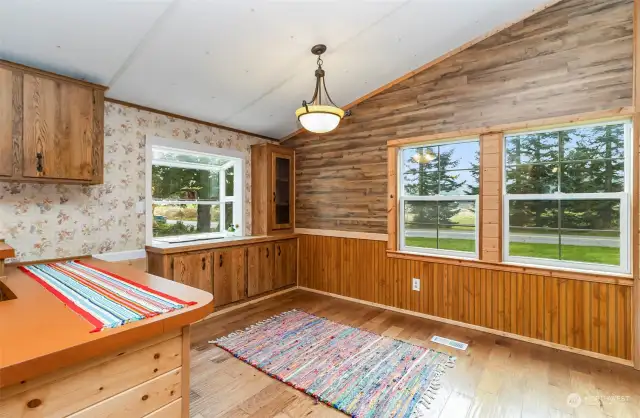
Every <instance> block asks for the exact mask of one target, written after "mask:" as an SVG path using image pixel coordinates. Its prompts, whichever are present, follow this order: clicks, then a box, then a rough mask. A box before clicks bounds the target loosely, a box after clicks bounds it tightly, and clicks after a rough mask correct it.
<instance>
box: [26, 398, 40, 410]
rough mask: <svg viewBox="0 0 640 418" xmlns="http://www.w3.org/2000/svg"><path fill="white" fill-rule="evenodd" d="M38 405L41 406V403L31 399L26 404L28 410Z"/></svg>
mask: <svg viewBox="0 0 640 418" xmlns="http://www.w3.org/2000/svg"><path fill="white" fill-rule="evenodd" d="M40 405H42V401H41V400H40V399H31V400H30V401H29V402H27V407H28V408H29V409H33V408H37V407H39V406H40Z"/></svg>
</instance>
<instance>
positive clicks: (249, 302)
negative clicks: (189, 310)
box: [197, 286, 298, 322]
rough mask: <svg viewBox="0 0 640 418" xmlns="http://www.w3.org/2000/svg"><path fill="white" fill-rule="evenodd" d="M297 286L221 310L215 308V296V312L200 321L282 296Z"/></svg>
mask: <svg viewBox="0 0 640 418" xmlns="http://www.w3.org/2000/svg"><path fill="white" fill-rule="evenodd" d="M297 288H298V286H291V287H288V288H286V289H284V290H279V291H277V292H273V293H269V294H268V295H265V296H260V297H258V298H255V299H251V300H248V301H246V302H243V303H239V304H237V305H231V306H229V307H225V308H221V309H220V310H219V311H216V310H215V298H214V307H213V309H214V312H213V313H210V314H209V315H207V316H205V317H204V318H202V319H201V320H200V321H204V320H207V319H209V318H213V317H216V316H218V315H222V314H226V313H229V312H233V311H235V310H237V309H240V308H244V307H246V306H249V305H253V304H255V303H258V302H262V301H263V300H266V299H271V298H273V297H276V296H280V295H283V294H285V293H289V292H291V291H293V290H296V289H297ZM200 321H197V322H200Z"/></svg>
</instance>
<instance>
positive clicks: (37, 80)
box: [0, 61, 105, 184]
mask: <svg viewBox="0 0 640 418" xmlns="http://www.w3.org/2000/svg"><path fill="white" fill-rule="evenodd" d="M0 87H1V90H2V91H0V123H1V124H2V125H1V126H0V163H1V167H0V179H5V180H11V181H29V182H49V183H84V184H99V183H102V182H103V158H104V90H105V87H102V86H98V85H95V84H91V83H86V82H83V81H79V80H74V79H71V78H68V77H63V76H58V75H56V74H51V73H45V72H42V71H39V70H35V69H31V68H28V67H24V66H21V65H17V64H12V63H7V62H4V61H0ZM7 96H10V99H9V97H7ZM7 122H9V123H8V124H7ZM7 126H9V128H7ZM7 129H10V130H11V132H10V136H11V141H10V142H9V141H8V140H7V139H6V138H7ZM5 151H6V152H5ZM6 155H10V156H11V161H10V163H9V164H8V165H7V164H5V163H6V161H5V159H7V157H6ZM7 166H8V168H7ZM3 176H4V177H3Z"/></svg>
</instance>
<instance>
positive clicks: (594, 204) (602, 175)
mask: <svg viewBox="0 0 640 418" xmlns="http://www.w3.org/2000/svg"><path fill="white" fill-rule="evenodd" d="M630 143H631V123H630V122H629V121H616V122H608V123H600V124H593V125H583V126H576V127H571V128H564V129H555V130H550V131H539V132H527V133H519V134H514V135H506V136H505V148H504V152H505V157H504V165H505V171H504V172H505V175H504V183H505V184H504V189H503V190H504V192H505V195H504V215H503V218H504V240H503V242H504V248H503V252H504V257H503V258H504V260H505V261H510V262H517V263H524V264H537V265H544V266H552V267H561V268H570V269H579V270H591V271H602V272H619V273H628V272H629V270H630V260H629V253H630V252H629V231H628V229H629V210H630V208H629V202H630V191H631V180H630V176H629V174H630V172H631V169H630V162H629V157H630V152H629V150H628V147H629V146H630Z"/></svg>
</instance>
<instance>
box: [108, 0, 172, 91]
mask: <svg viewBox="0 0 640 418" xmlns="http://www.w3.org/2000/svg"><path fill="white" fill-rule="evenodd" d="M183 1H184V0H173V2H171V3H170V4H169V5H168V6H167V8H166V9H165V10H164V12H162V14H161V15H160V16H159V17H158V18H157V19H156V21H155V22H153V24H152V25H151V27H150V28H149V30H148V31H147V33H145V34H144V36H143V37H142V39H140V42H138V45H136V47H135V48H134V49H133V51H131V53H130V54H129V55H127V58H125V60H124V61H123V63H122V65H121V66H120V68H118V70H117V71H116V72H115V74H114V75H113V77H111V80H110V81H109V84H108V86H109V87H113V85H114V84H115V83H116V82H117V81H118V79H120V77H122V74H124V72H125V71H127V69H129V67H130V66H131V64H132V63H133V62H134V61H135V59H136V58H137V57H138V56H139V55H140V53H141V52H142V51H143V50H144V48H145V47H146V46H147V45H148V44H149V42H150V41H151V39H152V38H153V37H154V36H155V35H156V34H157V33H158V31H159V30H160V28H161V27H162V26H163V25H164V24H165V23H166V21H167V20H168V19H169V17H170V16H171V15H172V14H173V13H174V11H175V9H176V8H177V7H178V5H179V4H180V3H182V2H183Z"/></svg>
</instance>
